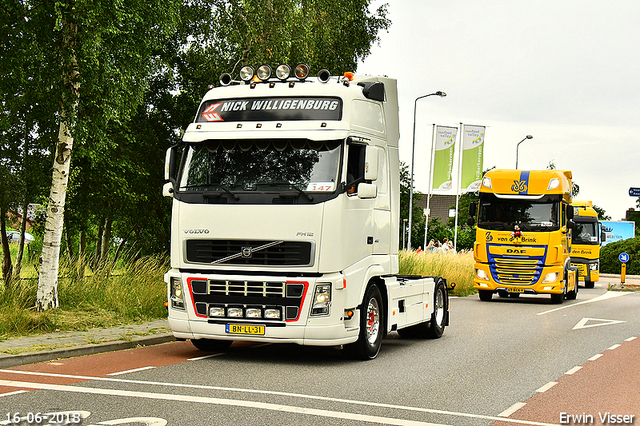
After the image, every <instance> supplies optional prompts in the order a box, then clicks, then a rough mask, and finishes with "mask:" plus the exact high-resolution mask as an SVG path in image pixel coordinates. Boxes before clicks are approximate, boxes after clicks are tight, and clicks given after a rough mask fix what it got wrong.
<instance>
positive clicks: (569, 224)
mask: <svg viewBox="0 0 640 426" xmlns="http://www.w3.org/2000/svg"><path fill="white" fill-rule="evenodd" d="M572 210H573V209H572ZM567 229H572V230H573V229H576V223H575V222H574V221H573V220H571V219H569V220H567Z"/></svg>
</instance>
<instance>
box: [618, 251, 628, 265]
mask: <svg viewBox="0 0 640 426" xmlns="http://www.w3.org/2000/svg"><path fill="white" fill-rule="evenodd" d="M618 260H619V261H620V262H622V263H627V262H628V261H629V255H628V254H627V253H625V252H622V253H620V254H619V255H618Z"/></svg>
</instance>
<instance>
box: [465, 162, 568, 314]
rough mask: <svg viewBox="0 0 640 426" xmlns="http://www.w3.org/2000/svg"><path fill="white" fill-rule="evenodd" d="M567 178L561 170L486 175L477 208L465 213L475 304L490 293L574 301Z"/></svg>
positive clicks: (519, 171) (503, 171)
mask: <svg viewBox="0 0 640 426" xmlns="http://www.w3.org/2000/svg"><path fill="white" fill-rule="evenodd" d="M571 177H572V176H571V172H570V171H561V170H507V169H499V170H492V171H489V172H487V173H486V174H485V176H484V177H483V179H482V185H481V187H480V199H479V201H478V204H477V205H476V204H475V203H472V204H471V206H470V208H469V216H470V219H469V224H471V225H472V224H474V223H476V224H477V226H476V241H475V244H474V250H473V253H474V258H475V265H474V270H475V274H474V282H473V286H474V288H475V289H476V290H478V293H479V296H480V300H483V301H489V300H491V298H492V296H493V294H494V293H498V295H499V296H500V297H518V296H520V295H521V294H550V295H551V299H552V301H553V302H554V303H562V302H563V301H564V299H565V298H567V299H575V298H576V297H577V295H578V277H577V267H576V266H574V265H572V264H571V250H572V241H571V234H572V230H573V229H574V226H575V223H574V222H573V220H572V219H573V217H574V208H573V207H572V206H571V187H572V183H571ZM474 218H475V219H474Z"/></svg>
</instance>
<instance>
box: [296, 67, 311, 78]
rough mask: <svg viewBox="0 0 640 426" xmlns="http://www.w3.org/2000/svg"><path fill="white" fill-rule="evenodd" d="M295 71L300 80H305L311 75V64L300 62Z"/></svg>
mask: <svg viewBox="0 0 640 426" xmlns="http://www.w3.org/2000/svg"><path fill="white" fill-rule="evenodd" d="M293 72H294V74H295V75H296V77H297V78H298V80H304V79H305V78H307V77H308V76H309V65H307V64H298V65H296V69H295V70H294V71H293Z"/></svg>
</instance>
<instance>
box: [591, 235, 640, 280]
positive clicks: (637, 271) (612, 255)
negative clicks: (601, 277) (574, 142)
mask: <svg viewBox="0 0 640 426" xmlns="http://www.w3.org/2000/svg"><path fill="white" fill-rule="evenodd" d="M620 253H627V254H629V262H627V274H630V275H640V237H635V238H628V239H626V240H622V241H616V242H615V243H609V244H607V245H606V246H604V247H602V250H600V272H602V273H605V274H619V273H620V270H621V267H622V264H621V263H620V260H618V256H619V255H620Z"/></svg>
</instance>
